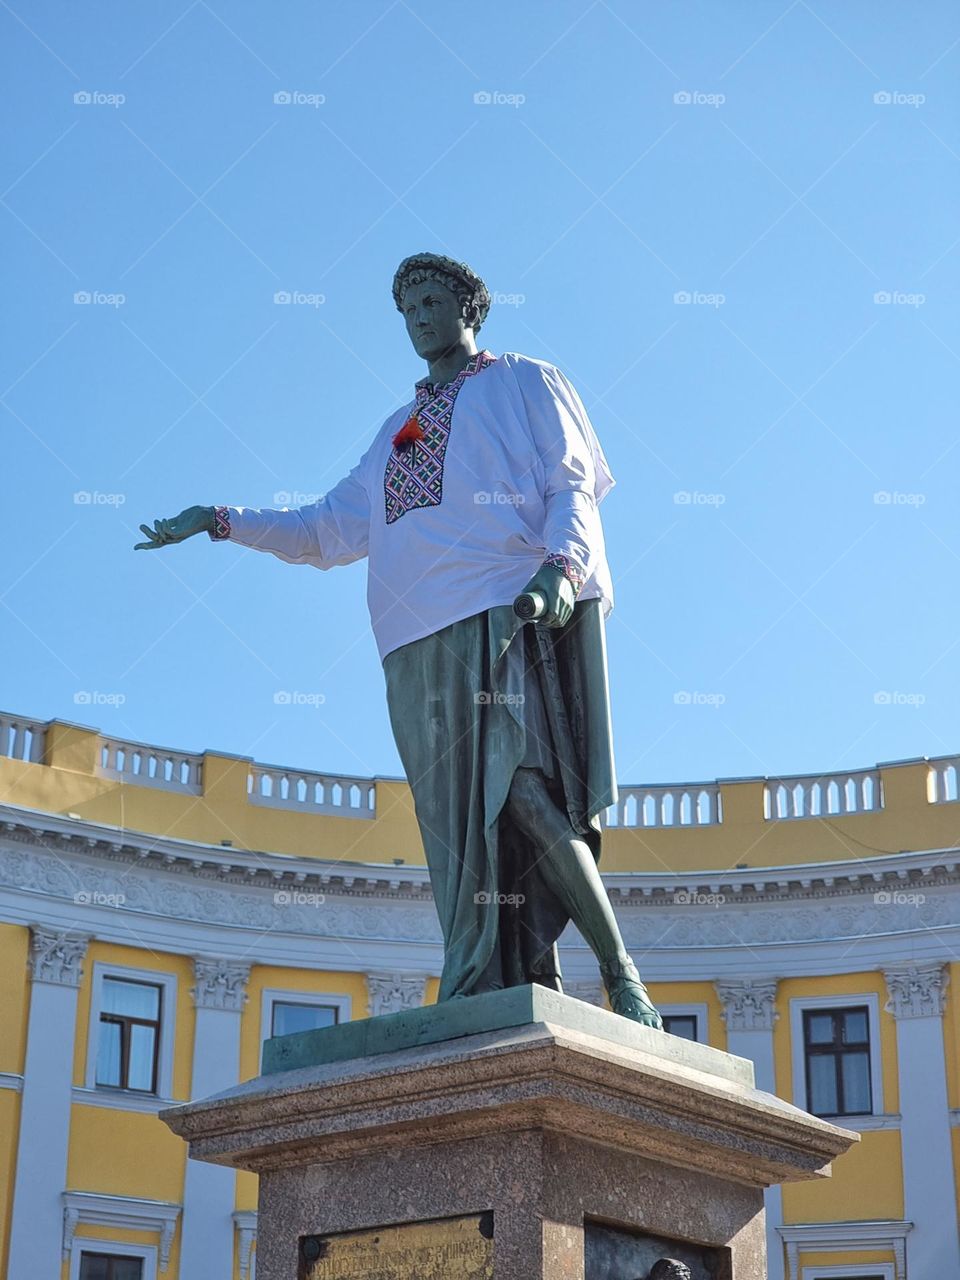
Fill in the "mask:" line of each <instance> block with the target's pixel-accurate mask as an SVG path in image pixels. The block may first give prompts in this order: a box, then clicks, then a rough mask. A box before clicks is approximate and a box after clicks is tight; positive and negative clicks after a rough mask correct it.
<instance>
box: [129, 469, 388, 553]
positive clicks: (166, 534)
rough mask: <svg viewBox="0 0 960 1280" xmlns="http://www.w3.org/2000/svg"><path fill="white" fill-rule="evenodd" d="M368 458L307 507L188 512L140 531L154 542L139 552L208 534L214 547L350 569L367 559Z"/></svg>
mask: <svg viewBox="0 0 960 1280" xmlns="http://www.w3.org/2000/svg"><path fill="white" fill-rule="evenodd" d="M362 464H363V459H361V461H360V463H358V464H357V466H356V467H354V469H353V470H352V471H351V472H350V474H349V475H347V476H344V478H343V479H342V480H341V481H340V482H339V484H337V485H335V486H334V487H333V488H332V489H331V490H330V492H329V493H327V494H324V496H323V497H322V498H321V499H320V501H319V502H314V503H311V504H310V505H309V506H305V507H295V508H293V509H289V508H287V507H281V508H280V509H273V508H270V507H264V508H257V507H224V506H220V507H187V509H186V510H185V511H181V512H180V514H179V515H178V516H174V517H173V518H172V519H169V520H155V521H154V527H153V529H151V528H150V527H149V526H148V525H145V524H142V525H141V526H140V528H141V529H142V530H143V532H144V533H145V534H146V535H147V538H148V539H149V540H148V541H147V542H138V543H137V544H136V546H135V548H134V550H137V551H139V550H153V549H154V548H156V547H163V546H166V545H167V544H168V543H172V542H183V541H184V539H185V538H190V537H193V535H194V534H197V533H207V534H209V536H210V538H211V539H213V540H214V541H215V542H225V541H230V542H237V543H239V544H240V545H241V546H245V547H253V548H254V550H256V551H269V552H270V553H271V554H272V555H275V556H277V557H278V558H279V559H280V560H285V561H286V562H287V563H288V564H310V565H313V566H314V567H315V568H317V569H331V568H333V566H334V565H338V564H350V563H351V561H353V560H359V559H360V558H361V557H363V556H365V555H366V554H367V539H368V533H369V526H370V502H369V498H368V496H367V491H366V488H365V487H364V485H363V482H362V480H361V478H360V474H359V472H360V468H361V466H362Z"/></svg>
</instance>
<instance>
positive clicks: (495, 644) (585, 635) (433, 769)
mask: <svg viewBox="0 0 960 1280" xmlns="http://www.w3.org/2000/svg"><path fill="white" fill-rule="evenodd" d="M511 645H523V646H524V654H525V657H526V660H527V662H528V663H530V664H532V666H531V670H532V672H533V673H534V675H535V678H536V682H537V686H538V687H539V691H540V694H541V697H542V702H543V712H544V714H545V716H546V720H547V724H548V726H549V738H550V742H549V751H550V753H551V757H552V764H553V768H552V770H551V772H552V774H553V777H552V778H551V779H550V781H549V784H548V785H549V787H550V790H551V794H552V796H553V798H554V800H555V801H556V803H557V805H558V807H559V808H560V809H561V810H562V811H565V812H566V814H567V817H568V818H569V821H570V825H571V826H572V827H573V829H574V831H576V832H577V833H578V834H579V835H580V836H581V837H582V838H583V839H584V840H585V841H586V842H587V844H588V846H589V848H590V850H591V852H592V853H593V856H594V858H595V859H597V861H598V862H599V858H600V813H601V812H602V811H603V810H604V809H606V808H607V807H608V806H609V805H611V804H613V803H615V801H616V798H617V789H616V781H615V774H614V763H613V742H612V732H611V726H610V705H609V693H608V685H607V660H606V641H605V634H604V619H603V613H602V606H601V602H600V601H599V600H582V601H579V602H578V603H577V605H576V606H575V608H574V612H573V616H572V617H571V619H570V621H569V622H568V623H567V625H566V626H564V627H561V628H550V627H544V626H538V625H536V624H526V625H525V624H523V623H521V622H520V621H519V619H518V618H517V617H516V615H515V614H514V612H513V609H512V607H511V606H510V605H500V606H497V607H496V608H493V609H487V610H485V611H484V612H482V613H478V614H474V615H473V616H472V617H469V618H464V619H462V620H461V621H459V622H455V623H452V624H451V625H450V626H448V627H444V628H443V629H442V630H441V631H438V632H436V633H434V634H433V635H428V636H424V637H423V638H422V639H420V640H415V641H413V642H412V643H410V644H407V645H402V646H401V647H400V648H398V649H395V650H394V651H393V652H392V653H389V654H387V656H386V657H385V659H384V663H383V668H384V675H385V678H386V685H387V704H388V708H389V712H390V722H391V725H392V727H393V733H394V737H395V739H396V743H397V749H398V751H399V753H400V758H401V760H402V762H403V767H404V770H405V772H406V775H407V780H408V782H409V784H410V789H411V791H412V794H413V800H414V807H415V810H416V815H417V822H418V824H419V827H420V834H421V837H422V840H423V846H424V851H425V854H426V859H427V865H428V867H429V870H430V883H431V886H432V888H433V896H434V901H435V903H436V908H437V912H438V914H439V917H440V924H441V928H442V931H443V939H444V963H443V974H442V977H441V980H440V994H439V998H440V999H441V1000H449V999H452V998H455V997H458V996H465V995H471V994H473V993H474V992H475V991H483V990H489V989H491V988H499V987H510V986H517V985H519V984H522V983H527V982H539V983H541V984H543V985H545V986H550V987H553V988H554V989H556V990H560V989H561V988H560V969H559V963H558V959H557V947H556V942H557V939H558V938H559V936H560V934H561V933H562V932H563V929H564V927H565V926H566V924H567V922H568V920H569V916H568V914H567V912H566V911H565V910H564V908H563V907H562V906H561V904H560V902H559V901H558V899H557V898H556V896H555V895H554V893H553V892H552V890H551V889H550V888H549V887H548V886H547V884H546V882H545V881H544V879H543V877H542V876H541V874H540V872H539V871H538V869H537V866H536V862H537V858H538V852H537V850H536V849H535V847H534V846H533V845H532V843H531V842H530V841H529V840H528V839H527V838H526V837H525V836H524V835H523V834H522V833H521V832H520V831H519V830H518V829H517V828H516V827H515V826H514V824H513V823H511V822H510V821H509V820H508V818H507V815H506V813H505V812H504V806H505V803H506V799H507V795H508V793H509V790H510V783H511V781H512V779H513V775H514V771H515V770H516V769H517V767H518V766H519V765H521V764H522V763H523V762H524V760H525V758H526V755H527V736H526V735H527V730H526V727H525V721H524V699H523V693H524V681H523V678H522V676H523V670H524V666H523V664H522V663H518V662H517V661H515V660H514V661H507V651H508V648H509V646H511ZM518 673H519V674H518ZM526 687H527V688H528V689H529V687H530V686H529V685H527V686H526Z"/></svg>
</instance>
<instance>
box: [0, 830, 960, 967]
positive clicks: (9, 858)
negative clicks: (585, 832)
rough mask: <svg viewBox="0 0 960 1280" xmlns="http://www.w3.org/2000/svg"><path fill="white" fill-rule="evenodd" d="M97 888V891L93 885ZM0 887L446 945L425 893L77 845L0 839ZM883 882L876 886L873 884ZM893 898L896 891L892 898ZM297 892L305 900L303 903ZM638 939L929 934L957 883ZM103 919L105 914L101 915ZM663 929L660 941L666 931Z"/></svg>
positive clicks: (627, 932)
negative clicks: (286, 889)
mask: <svg viewBox="0 0 960 1280" xmlns="http://www.w3.org/2000/svg"><path fill="white" fill-rule="evenodd" d="M94 885H95V886H96V892H95V893H91V887H92V886H94ZM0 887H6V888H9V889H14V890H21V891H26V892H30V893H39V894H44V895H47V896H49V897H51V898H55V899H59V900H60V901H62V902H70V903H73V904H77V918H78V920H79V919H84V920H89V919H90V917H89V916H88V915H87V913H86V912H87V907H86V904H91V905H93V906H100V905H102V904H106V906H108V907H109V909H110V910H117V911H121V912H137V913H142V914H144V915H147V916H152V917H158V918H167V919H173V920H184V921H190V922H196V923H198V924H213V925H218V924H222V925H232V926H234V927H239V928H246V929H255V930H258V931H271V932H280V933H285V934H295V935H296V934H306V935H313V936H325V937H343V938H350V939H354V940H358V941H361V942H362V941H371V942H373V941H388V942H416V943H426V944H429V945H437V946H439V945H441V944H442V935H441V932H440V925H439V921H438V920H437V917H436V912H435V909H434V906H433V901H432V898H431V897H430V896H429V895H424V896H422V897H420V898H419V899H418V900H416V901H411V900H410V899H409V898H405V899H397V898H394V897H390V896H383V897H378V896H377V895H375V894H370V895H368V896H365V897H363V898H358V897H352V896H344V897H341V896H339V895H337V894H336V893H335V892H330V891H328V892H327V893H325V894H320V893H298V892H291V893H282V892H278V882H277V881H276V880H270V881H269V882H268V883H267V884H256V885H254V884H243V883H224V882H220V883H219V884H218V883H216V882H213V883H211V882H210V880H209V878H208V877H201V876H200V875H194V874H193V873H191V871H190V870H189V868H186V869H184V870H181V871H178V872H177V873H176V874H171V873H170V872H169V871H168V870H165V869H162V868H156V869H154V868H152V867H147V866H145V865H144V864H143V862H142V861H141V862H139V863H138V862H137V861H135V860H131V861H128V862H125V863H122V864H119V865H118V864H117V863H116V862H115V861H113V860H102V861H101V860H99V859H96V858H95V857H92V856H88V857H86V858H83V859H80V858H78V857H77V856H76V854H75V853H69V854H67V855H66V856H65V857H64V856H59V855H57V854H49V853H46V852H43V851H41V850H38V849H35V848H22V847H14V848H9V847H3V846H0ZM873 889H874V890H875V886H873ZM884 898H888V899H890V900H889V901H884V900H883V899H884ZM298 899H304V900H305V901H303V902H301V901H299V900H298ZM617 915H618V918H619V921H620V925H621V929H622V931H623V936H624V940H625V942H626V943H627V945H628V947H630V948H631V949H644V948H651V947H656V948H660V949H662V950H665V951H669V950H676V949H691V950H702V949H704V948H709V947H727V948H730V947H737V946H750V945H762V944H778V943H802V942H821V941H822V942H826V941H835V940H840V939H847V938H849V939H857V938H870V937H882V936H889V935H895V934H912V933H917V934H926V933H927V932H928V931H930V930H932V929H942V928H949V927H952V926H960V892H951V891H950V889H946V890H941V891H940V892H939V893H934V892H929V893H927V894H923V893H910V894H907V893H902V894H899V895H898V894H880V893H877V892H875V891H874V892H871V891H866V892H863V893H856V892H852V893H850V894H848V895H847V896H846V897H845V898H842V899H835V900H832V901H819V902H817V903H816V904H815V905H814V904H812V903H811V902H810V901H809V899H804V898H799V899H797V901H796V904H795V905H790V904H789V903H785V902H783V901H782V900H781V901H779V902H778V903H777V904H776V905H773V904H771V905H764V904H762V903H749V902H741V903H730V902H728V903H726V904H720V905H703V906H698V905H679V906H678V905H676V904H674V903H669V904H665V905H664V906H663V907H653V908H647V909H645V910H642V911H634V910H631V909H629V908H627V909H623V908H622V907H621V908H620V909H619V910H618V911H617ZM101 918H102V917H101ZM661 933H662V940H661Z"/></svg>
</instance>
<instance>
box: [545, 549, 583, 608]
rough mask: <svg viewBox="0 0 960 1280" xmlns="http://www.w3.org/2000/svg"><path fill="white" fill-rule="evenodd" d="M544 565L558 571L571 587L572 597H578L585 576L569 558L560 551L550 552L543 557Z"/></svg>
mask: <svg viewBox="0 0 960 1280" xmlns="http://www.w3.org/2000/svg"><path fill="white" fill-rule="evenodd" d="M543 563H544V564H545V565H551V566H552V567H553V568H554V569H559V570H560V572H561V573H563V574H564V575H565V576H566V578H567V580H568V581H569V582H570V584H571V585H572V587H573V594H574V597H576V596H578V595H579V594H580V592H581V590H582V588H583V584H584V583H585V582H586V580H587V579H586V575H585V574H584V572H583V570H582V569H581V568H580V566H579V565H578V564H577V563H576V561H575V560H571V558H570V557H569V556H565V555H564V554H563V553H562V552H560V551H551V552H550V554H549V555H546V556H544V557H543Z"/></svg>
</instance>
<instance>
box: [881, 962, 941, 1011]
mask: <svg viewBox="0 0 960 1280" xmlns="http://www.w3.org/2000/svg"><path fill="white" fill-rule="evenodd" d="M883 976H884V978H885V979H886V982H887V991H888V993H889V997H890V998H889V1000H888V1001H887V1003H886V1004H885V1005H884V1008H885V1009H886V1010H887V1012H888V1013H892V1014H893V1016H894V1017H895V1018H939V1017H942V1016H943V1008H944V1000H945V997H946V989H947V983H948V982H949V981H950V975H949V974H948V972H947V970H946V967H945V966H944V965H943V964H940V963H939V962H938V961H933V962H931V963H926V964H895V965H890V966H888V967H887V968H886V969H884V971H883Z"/></svg>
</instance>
